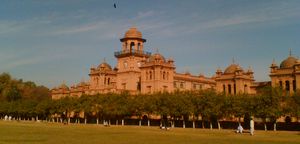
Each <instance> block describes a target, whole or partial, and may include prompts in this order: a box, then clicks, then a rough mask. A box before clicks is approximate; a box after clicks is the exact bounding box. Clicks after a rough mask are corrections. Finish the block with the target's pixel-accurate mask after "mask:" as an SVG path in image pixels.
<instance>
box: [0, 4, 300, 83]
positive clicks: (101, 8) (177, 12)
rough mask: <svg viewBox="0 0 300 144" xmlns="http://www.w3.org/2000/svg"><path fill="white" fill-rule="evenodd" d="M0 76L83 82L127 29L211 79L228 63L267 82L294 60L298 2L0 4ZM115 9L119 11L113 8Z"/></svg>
mask: <svg viewBox="0 0 300 144" xmlns="http://www.w3.org/2000/svg"><path fill="white" fill-rule="evenodd" d="M0 3H1V4H0V51H1V52H0V72H9V73H10V74H12V75H13V76H14V77H16V78H22V79H24V80H31V81H34V82H36V83H37V84H42V85H45V86H48V87H49V88H52V87H54V86H56V85H59V84H61V83H62V82H63V81H65V83H66V84H68V85H70V84H73V83H77V82H80V81H81V80H88V78H89V77H88V73H89V68H90V67H91V66H97V65H98V64H99V63H101V62H102V61H103V59H104V58H105V59H106V61H107V62H108V63H110V64H111V65H112V66H115V64H116V59H115V58H114V56H113V53H114V51H118V50H120V49H121V43H120V41H119V39H120V38H122V37H123V35H124V33H125V32H126V31H127V29H129V28H130V27H132V26H135V27H137V28H138V29H139V30H140V31H141V32H142V33H143V37H144V38H145V39H147V42H146V43H145V50H146V51H151V52H155V51H156V49H159V52H160V53H162V54H163V55H164V56H165V57H172V58H173V59H174V60H175V64H176V71H177V72H185V71H189V72H190V73H192V74H195V75H198V74H199V73H202V74H204V75H205V76H208V77H211V76H212V75H213V74H214V73H215V71H216V69H217V68H218V67H220V68H222V69H223V70H224V69H225V68H226V67H227V66H228V65H230V64H231V63H232V58H233V57H234V59H235V61H236V63H238V64H240V65H241V66H242V67H243V68H244V69H247V68H248V67H249V66H251V67H252V69H253V70H254V74H255V75H254V76H255V79H256V81H267V80H269V76H268V73H269V66H270V64H271V63H272V60H273V59H275V61H276V62H277V64H278V65H279V64H280V62H281V61H282V60H283V59H285V58H286V57H287V56H288V54H289V49H290V48H291V49H292V53H293V55H294V56H295V57H297V56H300V1H299V0H284V1H283V0H186V1H183V0H49V1H42V0H1V1H0ZM113 3H116V4H117V8H116V9H115V8H113Z"/></svg>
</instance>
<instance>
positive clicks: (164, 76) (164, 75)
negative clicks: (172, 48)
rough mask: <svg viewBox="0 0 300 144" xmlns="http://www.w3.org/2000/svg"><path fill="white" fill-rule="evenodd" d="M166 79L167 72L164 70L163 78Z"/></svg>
mask: <svg viewBox="0 0 300 144" xmlns="http://www.w3.org/2000/svg"><path fill="white" fill-rule="evenodd" d="M165 79H166V72H165V71H164V72H163V80H165Z"/></svg>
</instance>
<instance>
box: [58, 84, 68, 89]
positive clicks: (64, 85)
mask: <svg viewBox="0 0 300 144" xmlns="http://www.w3.org/2000/svg"><path fill="white" fill-rule="evenodd" d="M59 88H60V89H63V90H69V87H68V86H67V85H66V84H62V85H60V87H59Z"/></svg>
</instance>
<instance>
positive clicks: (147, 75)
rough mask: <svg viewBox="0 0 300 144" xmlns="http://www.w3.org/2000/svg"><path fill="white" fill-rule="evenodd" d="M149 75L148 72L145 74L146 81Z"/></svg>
mask: <svg viewBox="0 0 300 144" xmlns="http://www.w3.org/2000/svg"><path fill="white" fill-rule="evenodd" d="M148 77H149V74H148V72H146V80H148Z"/></svg>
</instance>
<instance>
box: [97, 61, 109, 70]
mask: <svg viewBox="0 0 300 144" xmlns="http://www.w3.org/2000/svg"><path fill="white" fill-rule="evenodd" d="M97 69H99V70H101V71H102V70H112V68H111V66H110V65H109V64H108V63H106V62H103V63H101V64H100V65H99V66H98V67H97Z"/></svg>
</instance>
